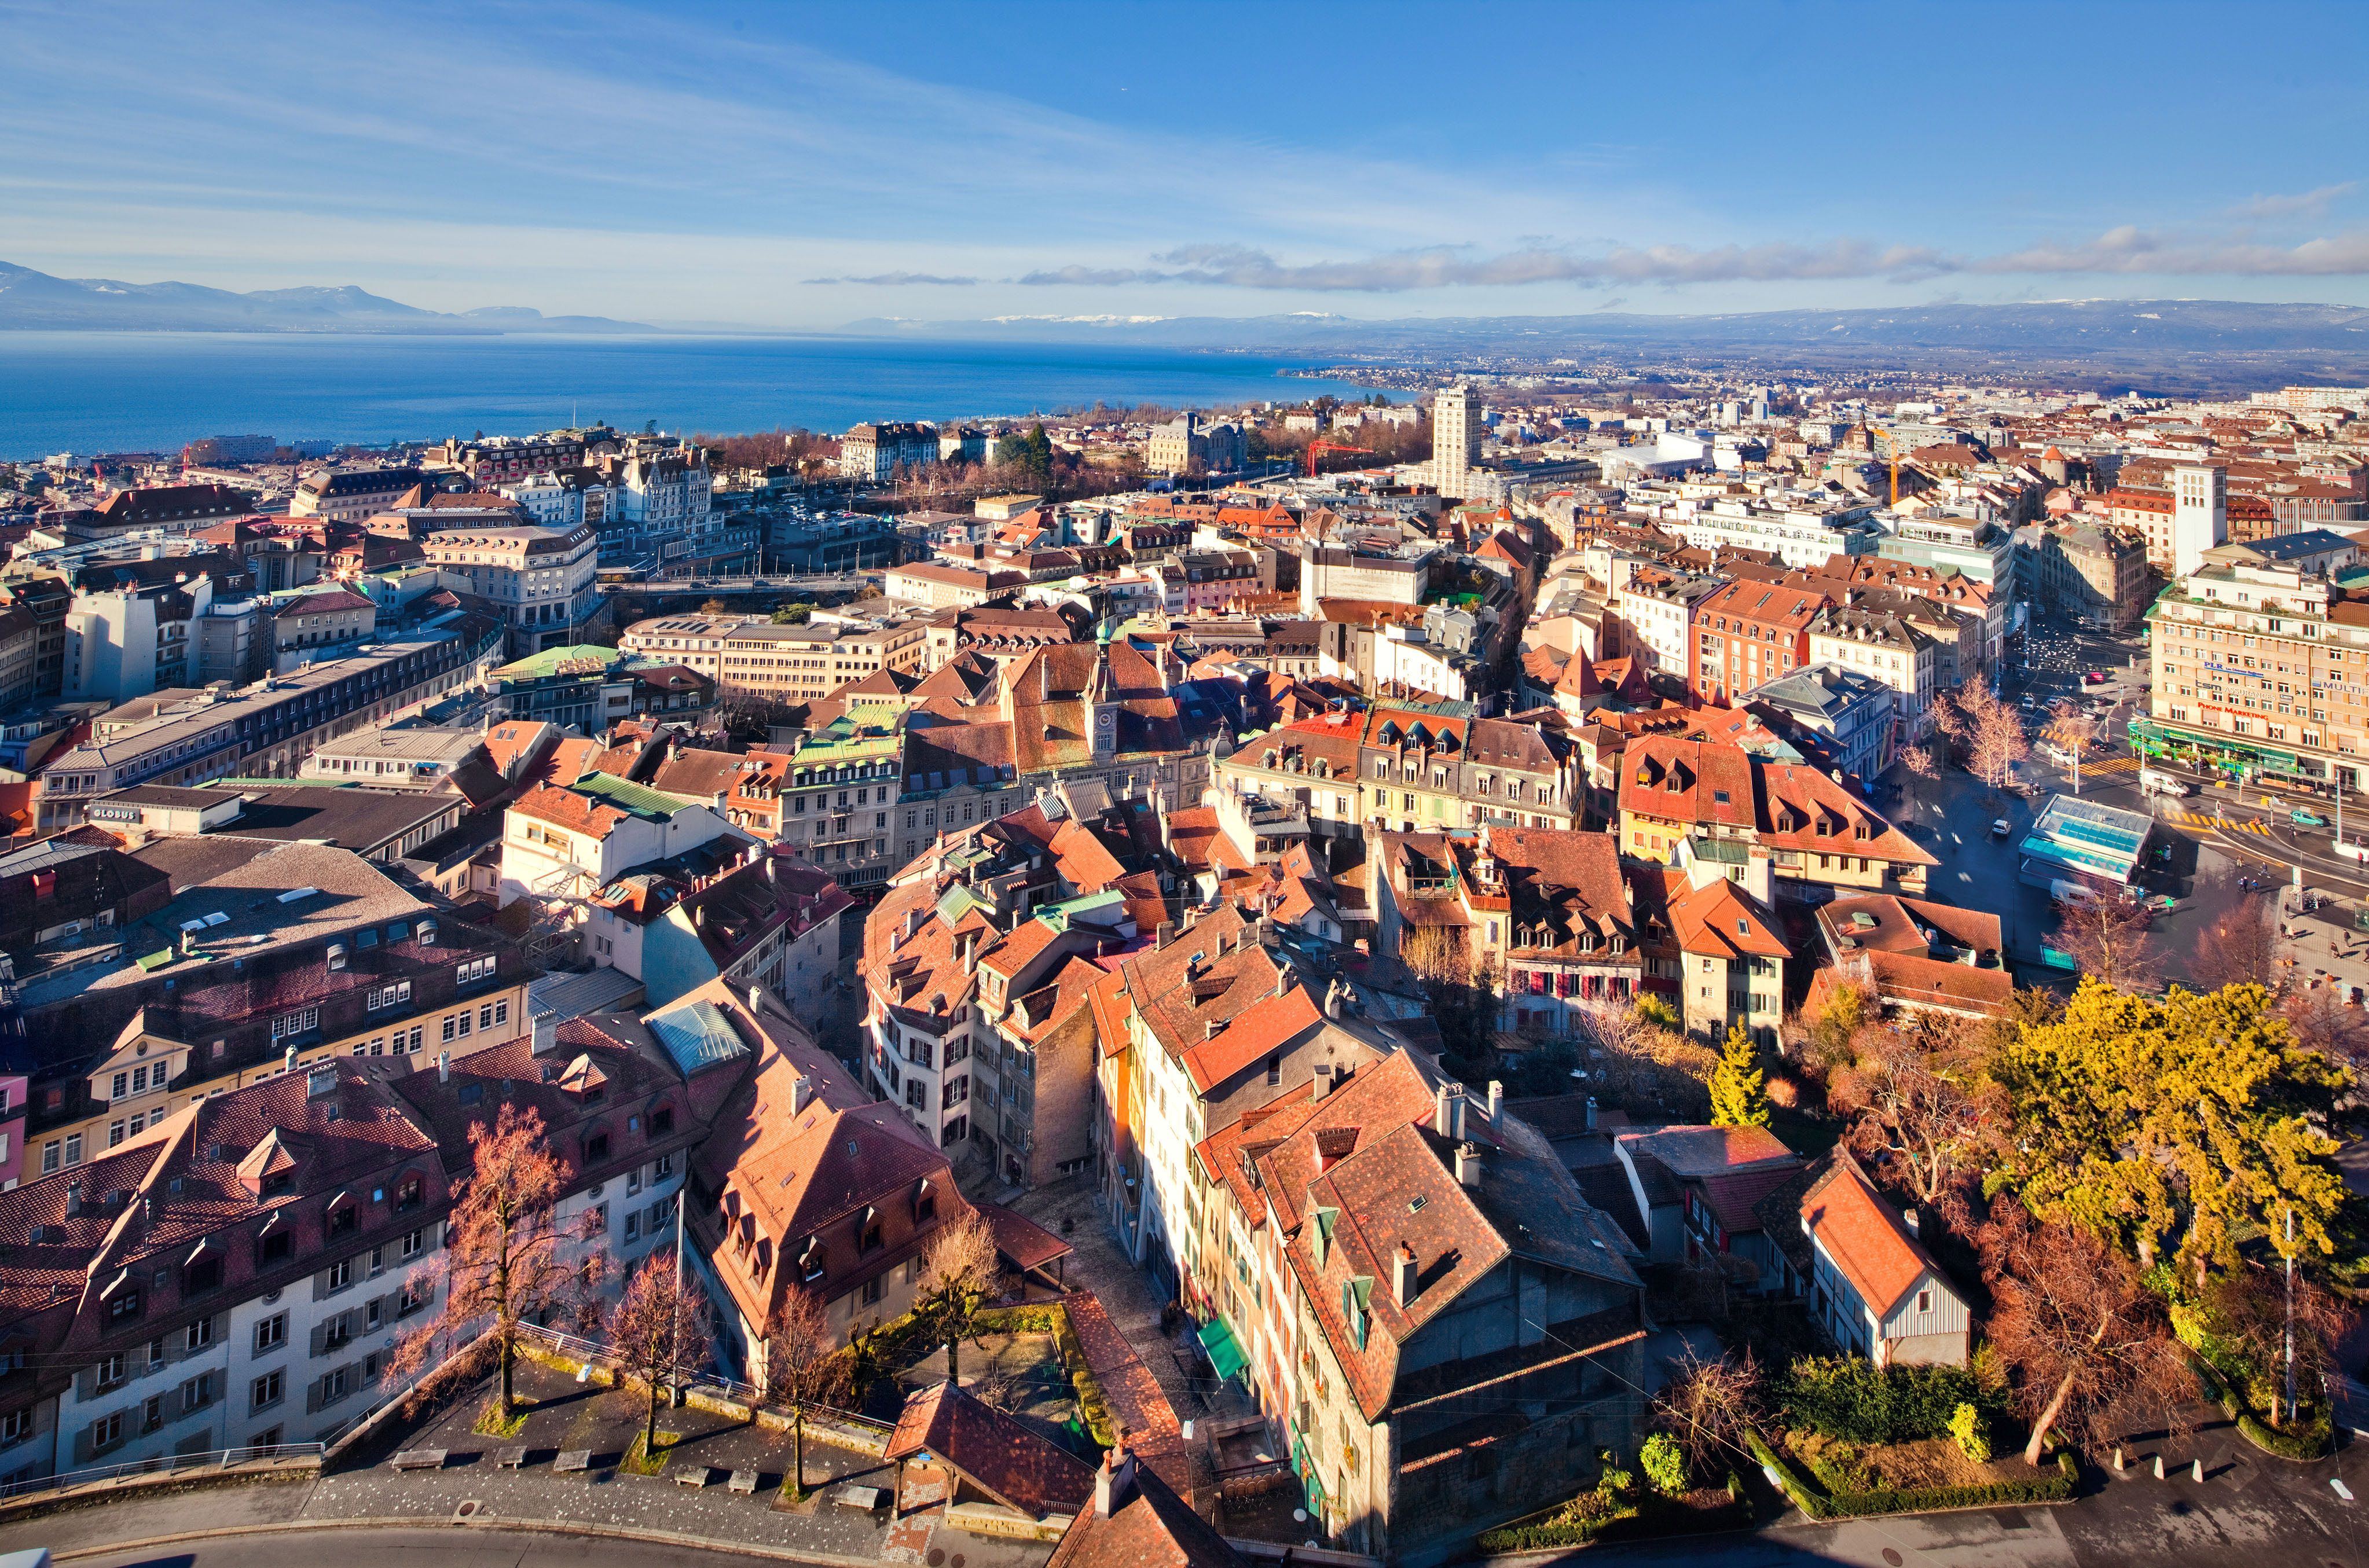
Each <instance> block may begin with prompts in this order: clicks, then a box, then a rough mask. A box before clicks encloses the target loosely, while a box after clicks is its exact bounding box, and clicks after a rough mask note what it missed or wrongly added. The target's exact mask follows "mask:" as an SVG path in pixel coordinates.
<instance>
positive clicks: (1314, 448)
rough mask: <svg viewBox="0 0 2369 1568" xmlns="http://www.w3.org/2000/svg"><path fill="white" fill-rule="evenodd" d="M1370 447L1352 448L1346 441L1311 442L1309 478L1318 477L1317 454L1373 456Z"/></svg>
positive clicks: (1309, 447)
mask: <svg viewBox="0 0 2369 1568" xmlns="http://www.w3.org/2000/svg"><path fill="white" fill-rule="evenodd" d="M1373 450H1374V449H1373V448H1372V447H1369V446H1351V445H1349V444H1348V443H1347V442H1346V441H1310V442H1309V443H1308V476H1309V477H1310V479H1313V478H1315V477H1316V454H1317V453H1318V452H1365V453H1366V454H1368V456H1371V455H1372V453H1373Z"/></svg>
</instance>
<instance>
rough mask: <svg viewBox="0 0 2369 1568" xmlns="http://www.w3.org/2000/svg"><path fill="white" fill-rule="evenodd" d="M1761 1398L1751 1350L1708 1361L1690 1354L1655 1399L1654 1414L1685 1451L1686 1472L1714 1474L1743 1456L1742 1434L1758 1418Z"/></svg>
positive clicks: (1679, 1363)
mask: <svg viewBox="0 0 2369 1568" xmlns="http://www.w3.org/2000/svg"><path fill="white" fill-rule="evenodd" d="M1760 1393H1761V1389H1760V1368H1759V1367H1758V1366H1757V1364H1756V1363H1755V1362H1754V1361H1753V1359H1752V1352H1751V1351H1749V1350H1746V1351H1745V1352H1744V1353H1743V1354H1742V1355H1740V1356H1720V1357H1719V1358H1718V1359H1716V1360H1710V1361H1707V1360H1705V1359H1703V1358H1702V1357H1701V1356H1698V1355H1697V1354H1695V1352H1694V1351H1693V1350H1691V1349H1689V1350H1688V1351H1686V1352H1685V1354H1684V1355H1683V1356H1681V1357H1680V1358H1679V1359H1678V1360H1677V1364H1676V1365H1675V1366H1674V1367H1673V1368H1672V1371H1671V1377H1670V1380H1669V1382H1668V1383H1667V1384H1665V1386H1664V1387H1663V1389H1662V1391H1661V1392H1660V1393H1658V1394H1655V1395H1654V1414H1655V1415H1656V1416H1658V1417H1660V1419H1661V1423H1662V1425H1663V1426H1664V1427H1665V1428H1666V1429H1667V1430H1668V1431H1669V1434H1670V1435H1671V1436H1674V1437H1676V1438H1677V1440H1678V1447H1679V1448H1682V1449H1684V1450H1685V1451H1686V1456H1687V1468H1688V1470H1690V1471H1695V1472H1696V1473H1698V1474H1711V1475H1716V1474H1718V1473H1719V1472H1720V1471H1722V1470H1727V1469H1733V1468H1734V1456H1735V1455H1737V1454H1740V1453H1743V1452H1745V1445H1744V1434H1745V1430H1746V1429H1747V1428H1749V1427H1751V1426H1752V1425H1755V1424H1756V1423H1757V1421H1758V1420H1759V1418H1760V1403H1761V1400H1760Z"/></svg>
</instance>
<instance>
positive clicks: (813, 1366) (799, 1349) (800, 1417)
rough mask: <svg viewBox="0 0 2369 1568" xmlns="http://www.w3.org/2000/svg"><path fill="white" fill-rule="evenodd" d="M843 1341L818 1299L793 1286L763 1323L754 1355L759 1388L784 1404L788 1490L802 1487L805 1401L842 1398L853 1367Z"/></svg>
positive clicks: (796, 1492) (794, 1493) (797, 1492)
mask: <svg viewBox="0 0 2369 1568" xmlns="http://www.w3.org/2000/svg"><path fill="white" fill-rule="evenodd" d="M850 1359H851V1358H850V1356H848V1354H847V1351H846V1349H845V1347H844V1346H842V1345H840V1344H839V1342H838V1341H837V1340H836V1339H835V1338H834V1337H833V1336H832V1334H831V1332H830V1312H829V1311H828V1310H826V1309H825V1308H824V1306H823V1302H822V1298H821V1297H819V1296H817V1295H816V1294H815V1293H814V1292H813V1291H811V1290H808V1289H806V1288H803V1287H801V1286H796V1285H793V1286H791V1287H790V1288H789V1290H788V1291H787V1293H786V1294H784V1296H783V1298H782V1304H781V1305H780V1306H778V1307H776V1308H774V1309H773V1316H772V1322H768V1323H767V1324H766V1325H765V1353H764V1355H763V1356H762V1357H761V1358H760V1367H761V1372H762V1379H761V1392H762V1394H763V1395H764V1397H766V1398H769V1399H775V1400H780V1401H781V1402H784V1403H785V1404H787V1405H788V1406H789V1407H790V1495H791V1497H792V1498H793V1499H794V1500H795V1499H796V1498H799V1497H803V1496H805V1495H806V1490H807V1406H808V1405H810V1404H827V1403H829V1402H830V1401H832V1400H835V1399H843V1398H845V1397H846V1395H847V1391H848V1390H849V1388H850V1387H851V1386H852V1379H853V1368H852V1367H851V1366H850Z"/></svg>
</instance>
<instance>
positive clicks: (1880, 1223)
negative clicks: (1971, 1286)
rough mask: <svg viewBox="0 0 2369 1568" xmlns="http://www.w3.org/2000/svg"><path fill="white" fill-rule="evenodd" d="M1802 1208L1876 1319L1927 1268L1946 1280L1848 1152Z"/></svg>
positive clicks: (1815, 1236) (1810, 1228) (1839, 1157)
mask: <svg viewBox="0 0 2369 1568" xmlns="http://www.w3.org/2000/svg"><path fill="white" fill-rule="evenodd" d="M1800 1214H1801V1222H1802V1227H1803V1228H1804V1229H1805V1230H1808V1231H1809V1232H1810V1235H1811V1238H1812V1240H1814V1242H1816V1243H1817V1244H1818V1245H1819V1246H1821V1247H1823V1248H1825V1253H1826V1255H1827V1256H1828V1257H1830V1258H1832V1259H1834V1261H1835V1266H1836V1267H1837V1268H1838V1269H1840V1270H1841V1271H1842V1275H1843V1277H1844V1278H1846V1279H1848V1280H1849V1281H1850V1285H1851V1288H1852V1289H1854V1290H1856V1291H1858V1292H1859V1296H1860V1300H1862V1301H1864V1302H1866V1303H1867V1306H1868V1309H1869V1310H1871V1311H1872V1312H1874V1313H1875V1315H1876V1316H1877V1317H1878V1318H1879V1319H1880V1318H1883V1317H1884V1316H1885V1315H1886V1314H1888V1313H1889V1312H1890V1311H1891V1310H1892V1309H1893V1308H1894V1307H1896V1306H1898V1305H1899V1304H1900V1299H1901V1298H1902V1297H1904V1296H1905V1295H1907V1294H1908V1292H1909V1291H1910V1290H1911V1289H1912V1288H1915V1286H1916V1284H1917V1281H1918V1280H1919V1279H1922V1278H1924V1277H1925V1276H1927V1275H1928V1274H1930V1275H1931V1276H1933V1277H1934V1278H1936V1279H1938V1280H1940V1281H1941V1282H1942V1284H1943V1285H1944V1286H1947V1285H1948V1284H1949V1276H1948V1275H1946V1274H1944V1273H1943V1272H1942V1270H1941V1265H1940V1264H1938V1263H1936V1262H1934V1261H1933V1254H1932V1253H1928V1252H1927V1251H1926V1250H1925V1249H1924V1247H1923V1246H1922V1245H1920V1244H1919V1243H1918V1242H1917V1239H1916V1238H1915V1237H1913V1236H1911V1235H1910V1234H1908V1229H1907V1227H1906V1226H1905V1225H1904V1224H1903V1223H1902V1222H1901V1219H1900V1216H1899V1215H1898V1213H1896V1212H1895V1211H1894V1208H1893V1207H1892V1205H1891V1204H1889V1203H1887V1202H1885V1201H1884V1199H1883V1196H1881V1195H1879V1194H1878V1193H1877V1192H1876V1190H1875V1184H1873V1183H1872V1182H1871V1181H1869V1180H1868V1179H1867V1174H1866V1173H1865V1172H1863V1171H1861V1170H1860V1167H1859V1162H1857V1161H1855V1160H1853V1159H1851V1158H1850V1156H1849V1155H1848V1153H1840V1154H1838V1155H1837V1158H1836V1160H1835V1162H1834V1165H1833V1167H1832V1168H1831V1169H1829V1170H1828V1171H1827V1172H1826V1173H1825V1176H1824V1177H1823V1178H1822V1179H1821V1180H1819V1181H1818V1182H1816V1183H1814V1185H1812V1186H1811V1187H1810V1189H1809V1190H1808V1191H1807V1192H1805V1193H1803V1194H1802V1203H1801V1209H1800ZM1952 1293H1953V1294H1954V1293H1955V1292H1954V1290H1953V1291H1952Z"/></svg>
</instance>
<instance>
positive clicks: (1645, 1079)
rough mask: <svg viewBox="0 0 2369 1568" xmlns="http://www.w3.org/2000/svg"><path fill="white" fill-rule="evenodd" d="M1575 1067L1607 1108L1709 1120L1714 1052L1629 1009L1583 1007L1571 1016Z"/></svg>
mask: <svg viewBox="0 0 2369 1568" xmlns="http://www.w3.org/2000/svg"><path fill="white" fill-rule="evenodd" d="M1574 1021H1575V1024H1576V1030H1575V1034H1576V1038H1577V1041H1578V1044H1579V1047H1580V1049H1581V1052H1582V1056H1581V1065H1582V1067H1583V1068H1584V1069H1585V1070H1586V1072H1587V1074H1588V1077H1589V1079H1590V1080H1591V1081H1593V1082H1600V1083H1601V1084H1602V1085H1603V1089H1602V1091H1601V1093H1602V1094H1603V1096H1604V1097H1606V1098H1608V1099H1609V1100H1610V1101H1611V1102H1612V1103H1614V1104H1619V1105H1621V1106H1624V1107H1627V1108H1628V1109H1631V1110H1632V1111H1635V1112H1638V1113H1640V1114H1641V1115H1643V1114H1648V1113H1653V1114H1659V1115H1668V1116H1678V1117H1681V1118H1686V1119H1692V1120H1700V1119H1702V1118H1704V1117H1706V1116H1710V1115H1711V1089H1710V1083H1711V1071H1712V1070H1713V1069H1715V1068H1716V1067H1717V1066H1718V1065H1719V1053H1718V1052H1716V1051H1713V1050H1711V1049H1710V1048H1709V1047H1705V1046H1703V1045H1700V1044H1699V1043H1698V1042H1696V1041H1693V1040H1689V1039H1688V1038H1687V1037H1686V1036H1683V1035H1681V1034H1678V1033H1677V1031H1675V1030H1671V1029H1665V1028H1664V1027H1662V1026H1661V1025H1660V1024H1656V1023H1654V1021H1653V1020H1651V1019H1649V1018H1647V1017H1645V1016H1644V1015H1643V1014H1642V1013H1640V1012H1638V1010H1637V1009H1636V1008H1634V1007H1619V1006H1615V1005H1610V1004H1604V1005H1597V1006H1593V1007H1585V1008H1582V1009H1579V1010H1578V1011H1577V1013H1575V1014H1574Z"/></svg>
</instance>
